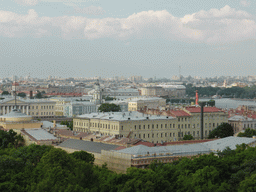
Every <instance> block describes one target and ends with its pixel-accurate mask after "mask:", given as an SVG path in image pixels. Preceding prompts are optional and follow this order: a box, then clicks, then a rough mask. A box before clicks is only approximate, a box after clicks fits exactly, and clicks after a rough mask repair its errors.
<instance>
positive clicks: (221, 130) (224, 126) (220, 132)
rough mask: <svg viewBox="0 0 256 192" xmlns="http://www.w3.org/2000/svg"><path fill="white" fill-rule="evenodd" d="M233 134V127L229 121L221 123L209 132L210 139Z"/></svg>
mask: <svg viewBox="0 0 256 192" xmlns="http://www.w3.org/2000/svg"><path fill="white" fill-rule="evenodd" d="M233 135H234V130H233V127H232V126H231V125H230V124H229V123H221V124H220V125H219V126H218V127H217V128H215V129H213V130H212V131H211V133H210V134H209V139H213V138H224V137H229V136H233Z"/></svg>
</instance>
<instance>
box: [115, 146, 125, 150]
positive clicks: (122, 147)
mask: <svg viewBox="0 0 256 192" xmlns="http://www.w3.org/2000/svg"><path fill="white" fill-rule="evenodd" d="M125 148H126V147H124V146H119V147H117V148H116V149H115V150H122V149H125Z"/></svg>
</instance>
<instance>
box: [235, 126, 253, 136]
mask: <svg viewBox="0 0 256 192" xmlns="http://www.w3.org/2000/svg"><path fill="white" fill-rule="evenodd" d="M255 135H256V130H254V129H250V128H248V129H245V130H244V132H243V133H242V132H240V133H238V135H237V136H238V137H252V136H255Z"/></svg>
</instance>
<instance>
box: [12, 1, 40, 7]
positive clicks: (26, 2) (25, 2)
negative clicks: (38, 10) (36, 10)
mask: <svg viewBox="0 0 256 192" xmlns="http://www.w3.org/2000/svg"><path fill="white" fill-rule="evenodd" d="M15 1H16V2H17V3H19V4H21V5H27V6H34V5H36V4H38V2H39V0H15Z"/></svg>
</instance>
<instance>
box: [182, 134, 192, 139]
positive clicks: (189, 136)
mask: <svg viewBox="0 0 256 192" xmlns="http://www.w3.org/2000/svg"><path fill="white" fill-rule="evenodd" d="M193 139H194V137H193V136H192V135H190V134H189V135H184V137H183V140H193Z"/></svg>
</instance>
